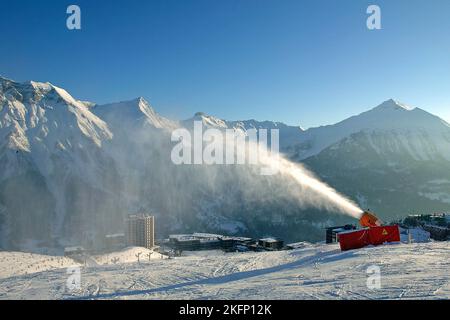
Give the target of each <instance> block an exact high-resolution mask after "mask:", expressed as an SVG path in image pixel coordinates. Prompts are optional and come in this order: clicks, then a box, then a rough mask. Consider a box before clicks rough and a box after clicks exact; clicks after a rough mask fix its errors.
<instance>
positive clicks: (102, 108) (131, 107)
mask: <svg viewBox="0 0 450 320" xmlns="http://www.w3.org/2000/svg"><path fill="white" fill-rule="evenodd" d="M92 111H93V112H94V113H95V114H96V115H97V116H99V117H100V118H101V119H103V120H105V121H106V122H107V123H108V125H109V126H110V127H111V128H114V127H115V128H116V130H117V129H118V128H119V127H120V126H123V125H124V124H125V123H126V124H130V125H135V124H136V123H143V124H144V125H150V126H151V127H154V128H165V129H171V128H175V127H176V126H177V124H176V123H175V122H173V121H171V120H169V119H166V118H164V117H162V116H160V115H159V114H158V113H157V112H156V111H155V110H154V109H153V108H152V107H151V106H150V104H149V103H148V102H147V100H145V99H144V98H143V97H139V98H136V99H134V100H130V101H122V102H118V103H110V104H105V105H96V106H94V107H93V108H92Z"/></svg>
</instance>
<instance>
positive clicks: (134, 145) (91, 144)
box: [0, 78, 450, 250]
mask: <svg viewBox="0 0 450 320" xmlns="http://www.w3.org/2000/svg"><path fill="white" fill-rule="evenodd" d="M196 120H197V121H202V122H203V124H204V125H205V126H206V127H212V128H219V129H222V130H223V129H227V128H233V129H235V130H240V131H243V132H246V131H247V130H250V129H253V128H256V129H279V130H280V147H281V151H282V152H285V153H287V154H288V156H289V157H291V159H294V160H297V161H302V162H306V164H307V165H308V166H310V167H311V168H312V169H313V171H314V172H316V173H317V174H318V175H319V176H321V177H322V178H323V179H324V180H326V181H327V182H329V183H330V185H332V186H333V187H336V188H337V189H338V190H339V191H341V192H343V193H344V194H346V195H349V196H350V197H351V198H352V199H354V200H356V201H358V202H359V203H360V205H361V206H363V207H367V206H370V208H373V209H374V210H375V209H380V211H382V212H381V213H380V214H381V215H383V216H384V217H388V218H390V217H392V216H393V215H394V214H399V215H405V214H406V213H408V212H410V211H411V208H414V209H417V210H424V211H426V212H429V211H447V210H450V207H449V203H450V200H449V198H448V196H446V195H448V194H449V192H450V183H449V181H450V175H449V172H450V161H449V160H450V128H449V125H448V124H447V123H446V122H444V121H443V120H441V119H439V118H438V117H436V116H433V115H431V114H429V113H427V112H425V111H423V110H421V109H418V108H416V109H412V108H408V107H405V106H404V105H402V104H400V103H398V102H395V101H393V100H389V101H386V102H385V103H383V104H382V105H380V106H378V107H376V108H375V109H372V110H370V111H368V112H365V113H362V114H360V115H358V116H355V117H352V118H349V119H347V120H344V121H342V122H340V123H337V124H335V125H332V126H325V127H320V128H313V129H309V130H306V131H304V130H302V129H301V128H300V127H295V126H287V125H284V124H282V123H277V122H270V121H263V122H258V121H255V120H248V121H225V120H222V119H219V118H216V117H214V116H210V115H207V114H204V113H198V114H196V115H195V116H194V118H191V119H188V120H186V121H182V122H177V121H172V120H169V119H166V118H164V117H162V116H160V115H158V113H157V112H156V111H155V110H154V109H153V108H152V107H151V106H150V104H149V103H148V102H146V101H145V100H144V99H143V98H138V99H135V100H132V101H128V102H120V103H113V104H108V105H96V104H95V103H94V102H87V101H79V100H77V99H76V98H74V97H72V96H71V95H70V94H69V93H68V92H66V91H65V90H63V89H61V88H59V87H56V86H54V85H52V84H49V83H38V82H25V83H17V82H14V81H11V80H8V79H4V78H1V79H0V247H2V248H8V249H14V250H19V249H22V248H25V249H27V247H26V246H25V245H24V244H26V243H31V242H32V241H33V240H37V241H38V242H39V246H42V247H58V248H61V247H63V246H65V245H83V246H93V245H95V244H99V243H101V241H102V239H103V238H104V236H105V235H106V234H110V233H115V232H122V231H123V220H124V217H125V216H126V215H127V214H129V213H132V212H136V211H147V212H152V213H154V214H155V215H156V216H157V221H158V223H159V225H158V231H159V232H161V235H162V236H163V235H166V234H167V233H171V232H175V233H176V232H187V231H193V232H195V231H211V232H217V233H237V234H242V233H245V234H248V235H251V236H255V237H256V236H264V235H268V234H269V235H273V236H282V237H284V238H287V239H289V240H292V241H300V240H310V241H313V240H317V239H321V238H322V228H323V227H324V226H326V225H329V224H334V223H343V222H351V221H342V220H344V219H346V218H345V217H341V216H338V215H330V214H329V213H327V212H323V211H319V210H310V209H309V208H304V207H299V201H297V200H298V199H297V198H295V199H294V197H292V195H291V194H290V193H289V192H288V191H289V190H291V189H292V187H293V185H292V183H290V182H289V181H286V180H283V179H281V178H280V177H278V176H273V177H261V176H260V175H259V174H258V173H256V171H257V170H252V168H249V166H176V165H175V164H173V163H172V162H171V161H170V156H171V150H172V147H173V145H174V144H173V143H172V142H171V140H170V134H171V131H172V129H174V128H177V127H179V126H185V127H188V128H191V127H192V124H193V121H196ZM253 169H254V168H253ZM438 180H439V181H440V183H435V182H436V181H438ZM369 181H370V183H369ZM24 199H26V201H24ZM300 202H301V201H300Z"/></svg>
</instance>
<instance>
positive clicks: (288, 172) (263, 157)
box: [257, 145, 363, 219]
mask: <svg viewBox="0 0 450 320" xmlns="http://www.w3.org/2000/svg"><path fill="white" fill-rule="evenodd" d="M257 148H258V154H259V162H260V164H261V165H263V166H265V167H268V168H270V169H271V170H272V171H276V172H278V173H279V174H280V175H282V176H283V177H286V178H287V179H290V180H292V181H294V182H295V184H296V185H297V186H298V188H297V190H290V191H291V193H293V194H294V195H295V196H298V197H302V198H303V199H302V201H303V202H306V203H308V204H309V205H312V206H314V207H317V208H322V209H326V210H329V211H335V210H337V211H339V212H341V213H344V214H347V215H349V216H351V217H354V218H357V219H359V218H360V217H361V215H362V214H363V210H362V209H361V208H359V207H358V205H357V204H356V203H354V202H353V201H351V200H350V199H348V198H346V197H345V196H343V195H341V194H340V193H338V192H337V191H336V190H334V189H333V188H332V187H330V186H329V185H327V184H326V183H324V182H322V181H320V180H319V179H318V178H317V177H315V176H314V174H313V173H312V172H310V171H309V170H307V169H306V168H305V167H304V166H302V165H301V164H297V163H293V162H291V161H289V160H287V159H286V158H284V157H282V156H280V155H279V154H277V153H275V154H274V153H273V152H272V153H269V152H268V150H266V149H264V147H263V146H261V145H258V146H257ZM305 191H306V192H305ZM311 192H312V193H313V194H316V196H315V197H309V196H308V195H307V194H308V193H311Z"/></svg>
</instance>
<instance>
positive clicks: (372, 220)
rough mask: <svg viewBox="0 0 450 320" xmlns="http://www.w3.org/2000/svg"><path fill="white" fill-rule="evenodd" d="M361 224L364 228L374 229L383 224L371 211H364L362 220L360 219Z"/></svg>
mask: <svg viewBox="0 0 450 320" xmlns="http://www.w3.org/2000/svg"><path fill="white" fill-rule="evenodd" d="M359 224H360V225H361V227H363V228H372V227H379V226H381V224H382V222H381V220H380V219H378V217H377V216H376V215H375V214H373V213H372V212H370V211H364V213H363V214H362V216H361V218H360V219H359Z"/></svg>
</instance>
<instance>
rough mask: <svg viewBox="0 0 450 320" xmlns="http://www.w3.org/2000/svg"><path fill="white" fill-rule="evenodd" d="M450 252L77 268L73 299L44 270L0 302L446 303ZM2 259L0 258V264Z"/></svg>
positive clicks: (62, 274) (416, 249) (376, 251)
mask: <svg viewBox="0 0 450 320" xmlns="http://www.w3.org/2000/svg"><path fill="white" fill-rule="evenodd" d="M448 244H449V243H448V242H431V243H422V244H410V245H408V244H395V245H386V246H379V247H367V248H364V249H360V250H354V251H347V252H341V251H340V250H339V247H338V246H337V245H322V244H316V245H308V246H307V247H305V248H303V249H297V250H292V251H279V252H262V253H228V254H224V253H222V252H218V251H212V252H196V253H189V254H188V255H186V256H182V257H178V258H173V259H164V260H163V259H155V260H151V261H143V262H142V261H141V263H137V262H135V263H122V264H110V265H92V266H88V267H82V270H81V288H80V289H79V290H78V291H74V292H68V290H67V289H66V287H65V282H66V280H67V277H68V275H67V274H66V269H64V268H62V269H61V267H59V266H55V265H53V266H51V265H46V268H47V270H44V271H36V272H35V273H29V274H18V275H12V276H11V275H6V274H5V275H3V276H2V278H0V299H191V300H192V299H364V300H367V299H449V298H450V275H449V273H448V271H449V270H450V247H449V245H448ZM7 254H10V253H7V252H0V261H2V259H1V258H2V257H3V256H4V255H7ZM24 259H26V256H24ZM14 261H15V263H19V262H20V261H18V260H17V259H16V260H14ZM371 265H377V266H379V267H380V268H381V289H379V290H371V289H368V288H367V285H366V283H367V277H368V274H367V273H366V271H367V267H369V266H371ZM1 266H2V268H3V267H5V265H4V264H3V265H1ZM58 268H59V269H58ZM36 270H39V269H36Z"/></svg>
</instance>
